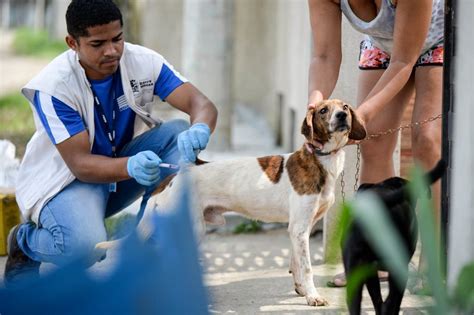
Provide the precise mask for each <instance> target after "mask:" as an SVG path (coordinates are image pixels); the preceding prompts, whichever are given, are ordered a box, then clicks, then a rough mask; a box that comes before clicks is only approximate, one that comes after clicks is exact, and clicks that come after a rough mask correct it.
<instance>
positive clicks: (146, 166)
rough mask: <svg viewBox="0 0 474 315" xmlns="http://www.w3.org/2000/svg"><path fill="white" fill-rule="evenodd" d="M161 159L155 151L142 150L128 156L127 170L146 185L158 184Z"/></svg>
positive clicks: (131, 175) (140, 182)
mask: <svg viewBox="0 0 474 315" xmlns="http://www.w3.org/2000/svg"><path fill="white" fill-rule="evenodd" d="M161 162H162V161H161V159H160V158H159V157H158V155H156V153H155V152H153V151H142V152H139V153H137V154H135V155H134V156H131V157H129V158H128V161H127V172H128V175H130V177H132V178H135V180H136V181H137V182H138V183H139V184H141V185H144V186H151V185H153V184H156V183H157V182H158V181H159V179H160V168H159V166H158V165H160V163H161Z"/></svg>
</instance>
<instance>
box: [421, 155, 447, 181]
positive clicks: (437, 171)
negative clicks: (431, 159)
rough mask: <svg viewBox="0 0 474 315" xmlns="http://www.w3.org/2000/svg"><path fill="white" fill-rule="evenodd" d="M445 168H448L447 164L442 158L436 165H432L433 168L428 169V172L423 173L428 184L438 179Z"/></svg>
mask: <svg viewBox="0 0 474 315" xmlns="http://www.w3.org/2000/svg"><path fill="white" fill-rule="evenodd" d="M447 168H448V165H447V163H446V161H445V160H443V159H441V160H439V161H438V163H437V164H436V166H435V167H433V169H432V170H431V171H429V172H428V173H426V175H425V176H426V178H427V181H428V184H429V185H431V184H433V183H435V182H436V181H437V180H438V179H440V178H441V177H442V176H443V174H444V172H445V171H446V169H447Z"/></svg>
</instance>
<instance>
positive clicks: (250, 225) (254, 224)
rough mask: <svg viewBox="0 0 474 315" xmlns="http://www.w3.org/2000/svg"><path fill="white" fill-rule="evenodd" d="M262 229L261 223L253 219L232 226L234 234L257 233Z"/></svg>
mask: <svg viewBox="0 0 474 315" xmlns="http://www.w3.org/2000/svg"><path fill="white" fill-rule="evenodd" d="M261 230H262V223H260V222H258V221H255V220H246V221H244V222H242V223H240V224H239V225H237V226H236V227H235V228H234V231H233V232H234V234H241V233H257V232H259V231H261Z"/></svg>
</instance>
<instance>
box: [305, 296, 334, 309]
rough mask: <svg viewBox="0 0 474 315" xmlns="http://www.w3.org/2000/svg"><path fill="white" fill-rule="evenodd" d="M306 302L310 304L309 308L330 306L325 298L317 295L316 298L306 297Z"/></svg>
mask: <svg viewBox="0 0 474 315" xmlns="http://www.w3.org/2000/svg"><path fill="white" fill-rule="evenodd" d="M306 301H307V302H308V305H309V306H328V305H329V303H328V301H327V300H326V299H324V298H323V297H321V296H319V295H316V296H310V295H308V296H306Z"/></svg>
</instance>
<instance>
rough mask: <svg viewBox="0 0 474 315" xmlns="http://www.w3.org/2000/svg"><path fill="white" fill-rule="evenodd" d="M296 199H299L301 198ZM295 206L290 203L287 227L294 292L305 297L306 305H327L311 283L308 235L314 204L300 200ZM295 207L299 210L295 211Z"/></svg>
mask: <svg viewBox="0 0 474 315" xmlns="http://www.w3.org/2000/svg"><path fill="white" fill-rule="evenodd" d="M297 199H301V196H299V198H297ZM296 204H297V205H296ZM296 204H291V203H290V224H289V226H288V232H289V235H290V240H291V245H292V253H291V261H290V268H291V272H292V274H293V279H294V282H295V290H296V292H297V293H298V294H300V295H304V296H305V297H306V301H307V302H308V305H312V306H322V305H328V303H327V301H326V300H325V299H324V298H323V297H321V296H320V295H319V293H318V292H317V290H316V287H315V286H314V282H313V270H312V267H311V255H310V252H309V234H310V232H311V222H312V216H313V215H314V214H313V213H314V210H313V209H314V203H312V204H310V203H309V202H306V204H304V203H301V200H300V202H296ZM296 206H298V207H299V209H296V208H295V207H296Z"/></svg>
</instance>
